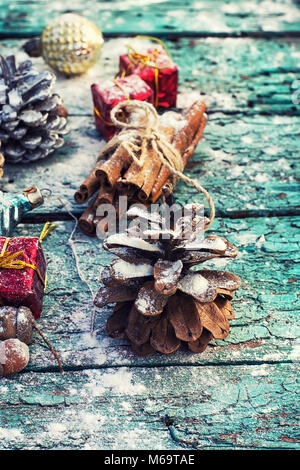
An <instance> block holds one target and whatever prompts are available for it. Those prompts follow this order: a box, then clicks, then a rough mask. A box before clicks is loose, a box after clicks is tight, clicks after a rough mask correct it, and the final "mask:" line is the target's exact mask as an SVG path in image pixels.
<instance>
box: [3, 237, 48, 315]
mask: <svg viewBox="0 0 300 470" xmlns="http://www.w3.org/2000/svg"><path fill="white" fill-rule="evenodd" d="M0 253H1V254H0V299H1V301H2V303H3V304H5V305H14V306H16V307H19V306H21V305H24V306H25V307H28V308H30V310H31V311H32V313H33V315H34V317H35V318H39V317H40V316H41V313H42V306H43V296H44V289H45V277H46V260H45V256H44V253H43V249H42V245H41V243H40V240H39V238H31V237H17V238H5V237H0ZM14 254H15V256H14ZM14 266H15V268H14ZM16 268H17V269H16Z"/></svg>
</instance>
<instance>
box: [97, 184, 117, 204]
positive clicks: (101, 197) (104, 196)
mask: <svg viewBox="0 0 300 470" xmlns="http://www.w3.org/2000/svg"><path fill="white" fill-rule="evenodd" d="M114 197H115V189H114V188H112V189H106V188H105V187H104V186H101V188H100V190H99V193H98V195H97V197H96V199H95V201H94V208H95V209H96V208H97V207H98V206H100V205H101V204H112V203H113V200H114Z"/></svg>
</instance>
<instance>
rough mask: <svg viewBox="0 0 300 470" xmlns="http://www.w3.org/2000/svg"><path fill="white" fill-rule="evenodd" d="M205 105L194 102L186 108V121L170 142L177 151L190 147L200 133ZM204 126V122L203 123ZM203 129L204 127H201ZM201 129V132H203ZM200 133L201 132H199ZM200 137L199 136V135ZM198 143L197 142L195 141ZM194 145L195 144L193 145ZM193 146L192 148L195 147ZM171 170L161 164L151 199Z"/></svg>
mask: <svg viewBox="0 0 300 470" xmlns="http://www.w3.org/2000/svg"><path fill="white" fill-rule="evenodd" d="M205 109H206V105H205V103H203V102H199V101H197V102H195V103H194V104H193V105H192V106H191V107H190V108H189V110H188V112H187V114H186V115H185V117H184V118H183V119H184V121H186V124H185V125H184V126H182V127H181V128H180V129H179V130H178V131H177V132H176V133H175V135H174V138H173V141H172V144H173V146H174V147H175V148H176V150H178V152H179V153H180V154H181V155H183V154H184V152H185V151H186V149H187V148H190V151H191V149H192V147H190V146H192V144H193V142H194V140H195V141H196V139H197V138H198V137H196V136H199V135H200V134H201V133H200V134H198V133H199V129H200V127H201V125H202V124H203V123H202V118H203V114H204V112H205ZM204 126H205V124H204ZM203 129H204V127H203ZM203 129H202V133H203ZM201 135H202V134H201ZM199 138H200V137H199ZM197 143H198V142H197ZM195 146H196V145H195ZM195 146H194V149H195ZM192 153H193V151H191V153H190V155H189V157H190V156H191V155H192ZM183 163H184V162H183ZM170 175H171V172H170V170H169V169H168V168H167V167H165V166H162V167H161V170H160V172H159V174H158V176H157V179H156V182H155V185H154V186H153V189H152V192H151V201H152V202H155V201H157V199H158V198H159V197H160V196H161V193H162V188H163V186H164V185H165V184H166V183H167V181H168V178H169V177H170Z"/></svg>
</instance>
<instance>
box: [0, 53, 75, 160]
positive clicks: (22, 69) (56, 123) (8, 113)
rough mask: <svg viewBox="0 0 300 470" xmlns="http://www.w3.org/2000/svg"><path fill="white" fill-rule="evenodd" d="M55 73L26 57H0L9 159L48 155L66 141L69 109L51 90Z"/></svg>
mask: <svg viewBox="0 0 300 470" xmlns="http://www.w3.org/2000/svg"><path fill="white" fill-rule="evenodd" d="M54 83H55V76H54V75H53V73H51V72H49V71H43V72H38V71H37V70H35V69H34V67H33V65H32V62H31V61H30V60H26V61H24V62H21V63H20V64H19V66H18V67H17V65H16V61H15V57H14V56H9V57H7V58H6V59H4V57H2V56H0V141H2V148H1V151H2V153H3V155H4V157H5V160H6V161H7V162H13V163H18V162H21V161H24V162H30V161H34V160H38V159H40V158H45V157H46V156H47V155H48V154H49V153H50V152H53V151H54V150H55V149H57V148H58V147H61V146H62V145H63V143H64V139H63V134H65V133H66V124H67V120H66V114H67V113H66V109H65V108H64V107H63V106H61V104H62V99H61V98H60V97H59V96H58V95H57V94H53V93H52V88H53V85H54Z"/></svg>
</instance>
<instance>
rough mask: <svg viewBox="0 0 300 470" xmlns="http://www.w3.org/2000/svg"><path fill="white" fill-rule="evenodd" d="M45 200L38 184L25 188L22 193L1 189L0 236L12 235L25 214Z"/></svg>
mask: <svg viewBox="0 0 300 470" xmlns="http://www.w3.org/2000/svg"><path fill="white" fill-rule="evenodd" d="M43 202H44V198H43V196H42V194H41V192H40V190H39V189H38V188H37V187H36V186H32V187H31V188H28V189H25V190H24V191H23V193H21V194H11V193H3V192H2V191H0V236H2V237H8V236H10V234H11V232H12V230H13V229H14V228H15V227H16V225H17V224H18V223H19V222H20V221H21V219H22V217H23V215H24V214H25V213H26V212H29V211H31V210H32V209H34V208H36V207H38V206H40V205H41V204H43Z"/></svg>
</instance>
